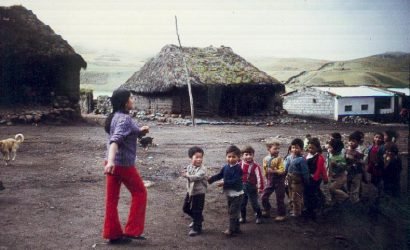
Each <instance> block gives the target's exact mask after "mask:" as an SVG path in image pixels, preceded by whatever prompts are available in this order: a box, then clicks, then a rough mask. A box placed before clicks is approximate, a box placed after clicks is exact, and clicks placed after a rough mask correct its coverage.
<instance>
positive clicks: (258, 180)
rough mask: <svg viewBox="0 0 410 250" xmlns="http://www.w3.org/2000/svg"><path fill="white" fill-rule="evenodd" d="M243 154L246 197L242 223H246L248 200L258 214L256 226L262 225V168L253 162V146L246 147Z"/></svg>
mask: <svg viewBox="0 0 410 250" xmlns="http://www.w3.org/2000/svg"><path fill="white" fill-rule="evenodd" d="M241 153H242V161H241V163H240V164H241V168H242V183H243V191H244V196H243V200H242V204H241V218H240V220H239V221H240V222H241V223H246V206H247V205H248V199H249V200H250V201H251V205H252V208H253V211H254V212H255V213H256V224H260V223H262V220H261V217H262V212H261V208H260V206H259V203H258V191H259V193H261V192H262V191H263V177H262V171H261V167H260V166H259V164H258V163H256V162H255V161H254V160H253V157H254V155H255V150H254V149H253V148H252V147H251V146H246V147H245V148H243V149H242V150H241Z"/></svg>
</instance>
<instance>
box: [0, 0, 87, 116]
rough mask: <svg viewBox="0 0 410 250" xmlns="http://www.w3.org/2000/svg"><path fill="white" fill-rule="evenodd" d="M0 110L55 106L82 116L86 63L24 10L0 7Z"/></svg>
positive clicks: (13, 7)
mask: <svg viewBox="0 0 410 250" xmlns="http://www.w3.org/2000/svg"><path fill="white" fill-rule="evenodd" d="M0 38H1V39H0V106H3V107H10V106H12V107H15V106H18V105H23V106H26V105H27V106H37V105H39V106H54V107H57V108H58V107H60V108H63V107H65V108H73V109H74V110H75V112H78V114H79V112H80V110H79V108H78V101H79V97H80V69H81V68H86V66H87V63H86V62H85V61H84V59H83V58H82V57H81V56H80V55H79V54H77V53H76V52H75V51H74V49H73V48H72V47H71V46H70V45H69V44H68V43H67V41H65V40H64V39H63V38H62V37H61V36H59V35H57V34H55V33H54V31H53V30H52V29H51V28H50V27H49V26H48V25H45V24H44V23H42V22H41V21H40V20H39V19H38V18H37V17H36V15H35V14H33V12H32V11H30V10H27V9H26V8H24V7H23V6H12V7H0Z"/></svg>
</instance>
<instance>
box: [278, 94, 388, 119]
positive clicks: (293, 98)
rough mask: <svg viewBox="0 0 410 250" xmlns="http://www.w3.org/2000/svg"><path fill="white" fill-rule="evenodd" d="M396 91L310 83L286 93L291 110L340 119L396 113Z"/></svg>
mask: <svg viewBox="0 0 410 250" xmlns="http://www.w3.org/2000/svg"><path fill="white" fill-rule="evenodd" d="M394 96H395V94H394V93H392V92H390V91H386V90H382V89H378V88H373V87H367V86H360V87H309V88H303V89H300V90H297V91H293V92H289V93H286V94H284V95H283V98H284V100H283V108H284V109H285V110H287V111H288V113H289V114H296V115H306V116H317V117H324V118H332V119H334V120H339V119H341V118H342V117H344V116H366V117H370V118H376V119H379V118H383V117H386V118H387V117H389V118H392V117H393V116H394V111H395V110H394V106H395V105H394Z"/></svg>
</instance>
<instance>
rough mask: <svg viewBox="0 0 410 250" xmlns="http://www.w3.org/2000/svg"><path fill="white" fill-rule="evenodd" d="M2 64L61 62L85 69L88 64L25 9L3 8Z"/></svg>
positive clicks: (0, 19)
mask: <svg viewBox="0 0 410 250" xmlns="http://www.w3.org/2000/svg"><path fill="white" fill-rule="evenodd" d="M0 37H1V40H0V61H1V60H6V58H10V57H13V58H23V59H24V60H26V61H29V60H30V59H31V58H35V59H36V60H40V61H41V60H42V59H44V60H48V59H50V58H54V59H55V58H56V57H57V58H59V59H61V58H62V59H63V60H67V61H68V62H70V63H72V64H74V65H77V66H79V67H82V68H85V67H86V66H87V63H86V62H85V61H84V59H83V58H82V57H81V56H80V55H78V54H77V53H76V52H75V51H74V49H73V48H72V47H71V46H70V45H69V44H68V43H67V41H65V40H64V39H63V38H62V37H61V36H59V35H57V34H55V33H54V31H53V30H52V29H51V28H50V27H49V26H48V25H45V24H44V23H42V22H41V21H40V20H39V19H38V18H37V16H36V15H34V14H33V12H32V11H31V10H27V9H26V8H24V7H23V6H11V7H0Z"/></svg>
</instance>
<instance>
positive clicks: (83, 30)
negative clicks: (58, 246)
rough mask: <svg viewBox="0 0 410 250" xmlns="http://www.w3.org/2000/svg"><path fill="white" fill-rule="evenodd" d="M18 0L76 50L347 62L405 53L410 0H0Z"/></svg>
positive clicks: (3, 2)
mask: <svg viewBox="0 0 410 250" xmlns="http://www.w3.org/2000/svg"><path fill="white" fill-rule="evenodd" d="M10 5H23V6H24V7H26V8H27V9H30V10H32V11H33V12H34V14H36V15H37V17H38V18H39V19H40V20H41V21H42V22H44V23H45V24H47V25H50V27H51V28H52V29H53V30H54V31H55V32H56V33H57V34H59V35H61V36H62V37H63V38H64V39H65V40H67V41H68V42H69V43H70V44H71V45H72V46H73V47H74V48H75V49H76V50H77V51H79V50H81V51H94V52H96V53H114V54H115V53H127V54H129V55H137V56H141V57H147V56H153V55H155V54H156V53H158V52H159V51H160V49H161V48H162V47H163V46H164V45H166V44H177V43H178V40H177V36H176V31H175V16H177V18H178V28H179V34H180V37H181V43H182V45H183V46H189V47H206V46H210V45H213V46H215V47H219V46H221V45H224V46H228V47H231V48H232V49H233V50H234V52H235V53H237V54H239V55H241V56H243V57H288V58H289V57H298V58H316V59H326V60H347V59H354V58H359V57H365V56H370V55H374V54H381V53H384V52H398V51H401V52H410V0H388V1H385V0H172V1H170V0H150V1H142V0H70V1H67V0H0V6H10Z"/></svg>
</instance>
